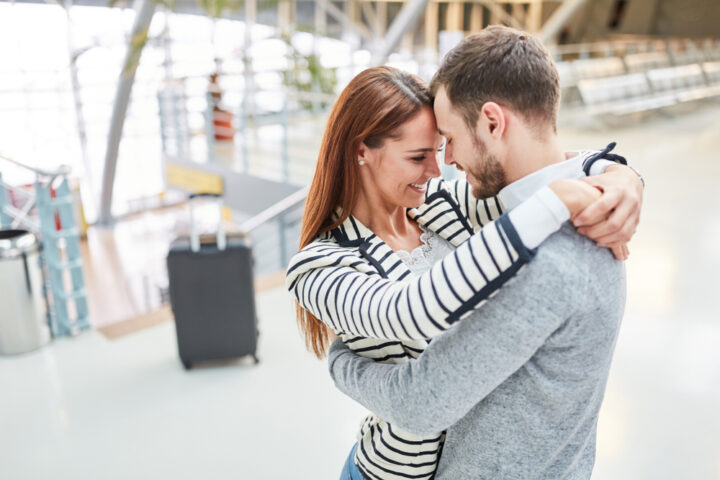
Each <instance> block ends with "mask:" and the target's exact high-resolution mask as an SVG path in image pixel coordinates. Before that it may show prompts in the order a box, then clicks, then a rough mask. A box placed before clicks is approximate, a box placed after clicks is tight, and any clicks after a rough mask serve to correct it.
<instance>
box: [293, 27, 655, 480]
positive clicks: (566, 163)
mask: <svg viewBox="0 0 720 480" xmlns="http://www.w3.org/2000/svg"><path fill="white" fill-rule="evenodd" d="M559 96H560V88H559V82H558V74H557V70H556V68H555V66H554V64H553V62H552V60H551V58H550V56H549V55H548V52H547V51H546V49H545V47H544V46H543V45H542V44H541V43H540V41H539V40H537V39H535V38H534V37H532V36H530V35H529V34H527V33H524V32H521V31H517V30H514V29H510V28H506V27H498V26H494V27H488V28H486V29H485V30H483V31H482V32H480V33H477V34H475V35H472V36H469V37H467V38H466V39H465V40H464V41H462V42H461V43H460V44H458V45H457V46H456V47H455V48H454V49H453V50H452V51H450V52H449V53H448V54H447V56H446V57H445V58H444V59H443V62H442V64H441V66H440V68H439V69H438V71H437V73H436V74H435V76H434V78H433V79H432V81H431V83H430V85H429V86H427V85H426V84H425V83H423V81H422V80H420V79H419V78H417V77H415V76H413V75H410V74H408V73H405V72H402V71H400V70H397V69H394V68H390V67H376V68H370V69H368V70H365V71H363V72H362V73H360V74H359V75H357V76H356V77H355V78H354V79H353V80H352V81H351V82H350V84H349V85H348V86H347V87H346V88H345V89H344V91H343V92H342V93H341V95H340V97H339V98H338V100H337V103H336V104H335V106H334V108H333V110H332V113H331V115H330V118H329V120H328V124H327V128H326V131H325V134H324V137H323V141H322V147H321V150H320V153H319V157H318V164H317V170H316V172H315V176H314V178H313V181H312V185H311V187H310V193H309V195H308V199H307V202H306V205H305V214H304V218H303V223H302V232H301V241H300V247H301V250H300V251H299V252H298V253H297V254H296V255H295V256H294V257H293V258H292V260H291V262H290V264H289V266H288V270H287V286H288V289H289V290H290V292H291V293H292V294H293V295H294V296H295V299H296V300H297V304H298V309H297V316H298V322H299V325H300V328H301V330H302V332H303V333H304V335H305V339H306V342H307V345H308V347H309V349H310V350H312V351H313V352H314V353H315V354H316V355H317V356H319V357H322V356H324V355H326V354H327V355H328V359H329V368H330V374H331V376H332V378H333V380H334V381H335V384H336V385H337V387H338V388H339V389H340V390H341V391H343V392H344V393H346V394H347V395H349V396H350V397H351V398H353V399H355V400H356V401H358V402H359V403H361V404H362V405H364V406H365V407H367V408H368V409H369V410H370V411H371V412H373V413H372V414H371V415H370V416H368V417H367V418H366V419H365V421H364V422H363V424H362V426H361V429H360V432H359V433H358V441H357V443H356V444H355V446H354V447H353V448H352V450H351V452H350V455H349V456H348V458H347V461H346V463H345V466H344V468H343V470H342V473H341V479H343V480H346V479H369V480H374V479H381V480H395V479H397V480H400V479H420V480H422V479H430V478H436V479H438V480H458V479H522V480H527V479H580V478H582V479H587V478H589V477H590V474H591V472H592V466H593V462H594V457H595V435H596V426H597V417H598V411H599V409H600V404H601V402H602V399H603V394H604V390H605V384H606V380H607V376H608V371H609V368H610V361H611V358H612V354H613V349H614V346H615V341H616V338H617V334H618V328H619V326H620V321H621V318H622V315H623V309H624V304H625V273H624V266H623V263H622V260H624V259H625V258H626V257H627V255H628V250H627V247H626V243H627V242H628V241H629V240H630V237H631V236H632V234H633V233H634V231H635V228H636V226H637V223H638V219H639V210H640V204H641V198H642V188H643V186H642V179H641V177H639V175H638V174H637V173H636V172H635V171H634V170H633V169H631V168H629V167H627V166H625V165H624V164H625V160H624V159H623V157H620V156H619V155H615V154H611V153H610V150H611V149H612V145H610V146H608V147H607V148H605V149H604V150H602V151H593V150H587V151H580V152H566V151H565V150H564V149H563V148H562V147H561V145H560V142H559V139H558V136H557V128H556V123H557V114H558V107H559ZM443 155H444V161H445V163H447V164H448V165H455V166H456V167H457V168H458V169H459V170H462V171H464V172H465V174H466V180H454V181H444V180H442V178H440V169H439V160H438V158H439V156H443ZM431 340H432V341H431Z"/></svg>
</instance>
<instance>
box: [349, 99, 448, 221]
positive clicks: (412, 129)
mask: <svg viewBox="0 0 720 480" xmlns="http://www.w3.org/2000/svg"><path fill="white" fill-rule="evenodd" d="M397 133H398V136H397V138H386V139H385V140H384V142H383V146H382V147H380V148H369V147H367V146H365V145H361V147H360V152H359V155H358V160H362V161H364V162H365V164H364V165H361V166H360V172H361V175H360V176H361V178H362V182H363V189H364V191H365V193H366V194H367V195H375V196H379V198H380V199H381V200H382V201H383V202H384V203H386V204H388V205H389V206H399V207H404V208H412V207H417V206H418V205H420V204H422V203H423V201H424V200H425V190H426V188H427V186H426V183H427V181H428V180H429V179H431V178H433V177H439V176H440V165H439V158H438V153H439V152H440V151H441V148H442V146H443V137H441V136H440V134H439V133H438V131H437V126H436V125H435V116H434V115H433V111H432V109H431V108H430V107H425V108H423V109H422V110H421V111H420V112H419V113H418V114H417V115H415V116H414V117H413V118H411V119H410V120H408V121H407V122H405V123H404V124H403V125H402V126H401V127H400V129H399V130H398V132H397Z"/></svg>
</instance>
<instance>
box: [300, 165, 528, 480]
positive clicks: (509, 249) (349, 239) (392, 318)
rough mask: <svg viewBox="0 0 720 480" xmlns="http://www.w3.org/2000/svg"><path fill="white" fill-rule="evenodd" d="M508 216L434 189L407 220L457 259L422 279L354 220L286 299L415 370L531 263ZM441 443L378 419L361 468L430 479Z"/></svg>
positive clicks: (454, 189)
mask: <svg viewBox="0 0 720 480" xmlns="http://www.w3.org/2000/svg"><path fill="white" fill-rule="evenodd" d="M501 214H502V206H501V204H500V202H499V201H498V200H497V198H490V199H487V200H481V201H478V200H476V199H475V198H474V197H472V194H471V191H470V186H469V184H468V183H467V182H465V181H463V180H458V181H454V182H445V181H443V180H442V179H432V180H430V181H429V182H428V189H427V194H426V200H425V203H423V205H421V206H420V207H418V208H416V209H410V210H408V212H407V215H408V217H409V218H412V219H414V220H415V221H417V222H418V224H420V225H422V226H424V227H425V228H426V229H428V230H431V231H433V232H435V233H437V234H439V235H440V236H442V237H443V238H445V239H446V240H448V241H449V242H450V243H452V244H453V245H454V246H456V247H457V249H456V250H455V252H454V253H453V254H451V255H448V257H446V258H445V259H444V260H442V261H440V262H437V263H436V264H435V265H433V267H432V268H431V269H430V270H429V271H428V272H427V273H425V274H423V275H421V276H418V277H414V276H412V275H411V274H410V270H409V269H408V267H407V266H406V265H405V263H404V262H403V261H402V260H401V259H400V258H399V257H398V256H397V255H396V254H395V252H393V251H392V249H391V248H390V247H389V246H388V245H387V244H385V242H383V241H382V239H380V238H379V237H378V236H377V235H375V234H374V233H373V232H372V231H370V230H369V229H368V228H367V227H365V226H364V225H362V224H361V223H360V222H359V221H358V220H357V219H355V218H353V217H352V216H350V217H348V219H347V220H346V221H345V222H343V224H342V225H340V226H339V227H337V228H336V229H334V230H333V231H331V232H327V233H326V234H324V235H321V236H320V237H319V238H317V239H316V240H315V241H313V242H312V243H311V244H310V245H308V246H306V247H305V248H303V249H302V250H301V251H300V252H298V253H297V254H296V255H295V256H294V257H293V258H292V260H291V262H290V265H289V266H288V271H287V286H288V289H289V290H290V291H291V292H292V293H293V294H294V295H295V298H296V299H297V301H298V303H299V304H300V305H301V306H302V307H303V308H305V309H306V310H308V311H310V312H311V313H312V314H313V315H315V316H316V317H318V318H319V319H321V320H322V321H323V322H325V323H326V324H327V325H328V326H330V327H331V328H332V329H333V330H334V331H335V332H337V333H338V334H339V335H341V338H342V340H343V342H345V344H346V345H348V347H350V348H351V349H352V350H353V351H355V352H356V353H358V354H359V355H362V356H364V357H367V358H373V359H375V360H376V361H379V362H385V363H403V362H407V361H408V360H410V359H412V358H417V357H418V356H419V355H420V354H421V353H422V351H423V350H424V349H425V347H426V346H427V341H428V340H429V339H431V338H433V337H435V336H437V335H439V334H440V333H442V332H443V331H445V330H447V329H448V328H450V327H451V326H452V325H453V324H454V323H455V322H457V321H458V320H459V319H461V318H463V317H464V316H466V315H467V314H469V313H470V312H471V311H472V310H473V309H474V308H476V307H477V306H478V305H479V304H480V303H481V302H483V301H485V300H487V299H488V298H489V297H490V296H491V295H492V294H493V293H496V292H497V290H498V289H499V288H500V286H501V285H502V284H503V283H504V282H506V281H507V280H508V279H509V278H510V277H512V275H514V274H515V272H517V271H518V270H519V269H520V268H521V267H522V266H523V265H524V264H525V263H527V261H528V260H529V259H530V258H531V256H532V253H533V252H532V251H530V250H528V249H527V248H526V247H525V246H524V245H523V244H522V242H521V241H520V238H519V236H518V235H517V233H516V231H515V228H514V227H513V225H512V223H511V222H510V220H509V219H508V217H507V216H501ZM476 232H477V234H476ZM443 438H444V434H443V433H438V434H437V435H432V436H429V437H418V436H416V435H412V434H410V433H407V432H403V431H400V430H399V429H397V428H394V427H392V426H391V425H389V424H388V423H387V422H385V421H383V420H382V419H380V418H378V417H376V416H373V415H370V416H368V417H367V419H366V420H365V422H364V423H363V425H362V428H361V431H360V434H359V437H358V440H359V448H358V450H357V454H356V458H355V461H356V463H357V465H358V467H359V468H360V470H361V471H362V472H363V473H364V475H365V476H366V477H367V478H369V479H382V480H388V479H391V480H395V479H397V480H400V479H429V478H432V476H433V474H434V472H435V469H436V467H437V461H438V459H439V452H440V450H441V447H442V442H443Z"/></svg>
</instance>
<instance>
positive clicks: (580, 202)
mask: <svg viewBox="0 0 720 480" xmlns="http://www.w3.org/2000/svg"><path fill="white" fill-rule="evenodd" d="M550 190H552V191H553V192H555V195H557V196H558V197H559V198H560V200H561V201H562V202H563V203H564V204H565V206H566V207H567V208H568V210H569V211H570V220H574V219H575V217H576V216H578V215H579V214H580V213H581V212H582V211H583V210H585V209H586V208H587V207H589V206H590V205H591V204H592V203H593V202H595V200H597V199H598V198H600V196H601V195H602V192H601V191H600V190H598V189H597V188H595V187H593V186H591V185H589V184H587V183H584V182H581V181H580V180H568V179H562V180H555V181H554V182H552V183H551V184H550Z"/></svg>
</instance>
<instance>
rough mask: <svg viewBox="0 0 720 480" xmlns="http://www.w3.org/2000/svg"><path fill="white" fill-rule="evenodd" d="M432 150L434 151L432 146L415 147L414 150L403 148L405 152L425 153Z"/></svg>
mask: <svg viewBox="0 0 720 480" xmlns="http://www.w3.org/2000/svg"><path fill="white" fill-rule="evenodd" d="M433 151H435V149H434V148H416V149H415V150H405V153H425V152H433Z"/></svg>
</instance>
